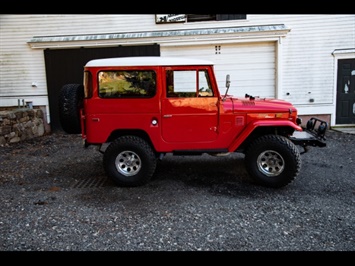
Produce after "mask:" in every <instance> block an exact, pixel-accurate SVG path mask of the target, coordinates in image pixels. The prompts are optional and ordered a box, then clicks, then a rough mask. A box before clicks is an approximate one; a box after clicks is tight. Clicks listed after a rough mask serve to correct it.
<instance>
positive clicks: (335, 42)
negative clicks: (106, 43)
mask: <svg viewBox="0 0 355 266" xmlns="http://www.w3.org/2000/svg"><path fill="white" fill-rule="evenodd" d="M277 24H282V25H285V26H286V28H288V29H290V31H289V32H288V33H287V34H286V36H285V37H282V38H281V39H280V43H279V44H278V46H275V45H274V43H273V42H267V41H266V40H263V39H262V36H260V40H258V37H255V36H254V37H253V42H255V41H259V42H260V43H257V42H256V43H253V44H252V43H249V44H250V45H249V44H247V47H245V46H244V45H245V44H242V43H237V42H238V41H237V40H236V43H234V44H233V43H231V44H228V45H226V44H223V45H222V50H221V55H219V56H214V55H213V52H214V45H210V47H209V46H208V45H206V44H201V45H202V46H203V47H202V46H201V49H200V50H199V51H196V46H195V45H192V46H190V45H189V46H184V45H182V46H175V47H174V46H170V47H166V46H162V47H161V49H162V55H164V54H168V53H169V54H173V53H174V49H175V50H176V53H177V55H179V54H181V53H184V54H186V55H188V56H194V55H196V56H201V57H203V56H205V53H206V56H208V57H211V58H212V59H214V60H213V61H215V62H216V63H217V66H216V73H217V79H218V83H219V85H220V87H221V86H222V88H224V81H225V72H226V70H231V69H233V72H232V73H228V74H231V78H232V83H231V91H232V92H233V93H234V91H233V90H235V92H236V93H238V94H243V93H244V92H246V91H250V92H248V93H249V94H257V95H260V96H267V95H271V94H270V93H269V92H270V91H274V90H275V84H276V81H275V79H277V80H279V81H281V82H280V83H278V84H279V85H280V86H279V88H277V89H278V95H277V96H278V97H279V98H283V99H286V100H290V101H291V102H293V103H294V104H295V105H296V106H297V107H299V109H301V110H305V111H302V113H304V114H305V112H307V111H308V110H311V109H307V108H312V110H311V111H312V112H317V111H315V110H324V109H322V108H323V106H328V107H331V109H332V110H335V104H336V103H335V99H334V95H335V93H334V91H335V90H336V86H335V84H336V78H337V77H336V60H335V59H334V57H333V55H332V52H333V51H335V50H337V49H354V48H355V15H353V14H339V15H304V14H301V15H293V14H292V15H288V14H285V15H259V14H248V15H247V19H246V20H232V21H218V22H217V21H211V22H196V23H167V24H156V23H155V15H154V14H124V15H120V14H118V15H106V14H104V15H83V14H79V15H78V14H70V15H67V14H66V15H59V14H55V15H43V14H40V15H33V14H23V15H16V14H15V15H14V14H13V15H7V14H2V15H0V37H1V38H0V106H10V105H14V104H17V98H21V97H22V98H26V99H27V98H30V99H29V100H34V101H35V102H34V104H35V105H36V101H37V104H44V105H47V104H48V101H47V98H46V95H47V86H46V75H45V64H44V55H43V50H42V49H32V48H31V47H30V45H29V44H28V43H27V42H28V41H29V40H31V38H33V37H35V36H67V35H69V36H77V35H85V34H108V33H136V32H158V31H173V30H184V29H207V28H216V27H219V28H223V27H246V26H255V25H277ZM208 37H210V38H211V39H213V35H211V36H208ZM164 38H165V37H161V38H157V37H151V38H144V40H146V41H147V44H151V43H154V42H156V43H158V44H159V42H160V41H161V40H162V39H164ZM179 38H180V39H184V40H186V41H188V40H189V39H190V41H194V36H182V37H179ZM164 40H165V39H164ZM91 43H92V47H94V46H95V45H96V43H95V41H92V42H91ZM127 44H128V45H129V43H127ZM73 45H75V42H73ZM110 45H114V44H113V43H110ZM56 48H58V49H59V48H61V47H60V46H58V47H56ZM189 49H190V50H189ZM211 50H212V51H211ZM167 51H169V52H167ZM177 51H179V52H177ZM210 53H212V54H210ZM225 53H226V54H228V57H227V56H225ZM268 54H269V55H268ZM277 55H278V56H280V57H279V58H275V57H277ZM224 56H225V57H224ZM272 57H274V58H272ZM352 58H353V57H352ZM264 60H266V61H264ZM253 62H254V64H255V65H254V66H253ZM243 66H245V67H243ZM224 67H225V69H223V68H224ZM258 68H260V70H258ZM248 69H253V71H252V72H250V71H247V70H248ZM274 72H276V73H278V74H280V76H275V73H274ZM250 76H252V79H250ZM255 77H258V78H257V79H256V80H254V78H255ZM272 77H273V78H272ZM271 79H274V80H272V81H271ZM33 84H35V85H36V86H32V85H33ZM257 87H258V88H262V91H257ZM243 89H244V90H243ZM263 94H267V95H263ZM311 98H312V99H314V102H313V103H310V101H309V100H310V99H311ZM328 107H327V108H328ZM302 108H303V109H302ZM317 108H318V109H317ZM328 109H329V108H328ZM328 109H327V111H326V112H327V113H329V112H334V111H328Z"/></svg>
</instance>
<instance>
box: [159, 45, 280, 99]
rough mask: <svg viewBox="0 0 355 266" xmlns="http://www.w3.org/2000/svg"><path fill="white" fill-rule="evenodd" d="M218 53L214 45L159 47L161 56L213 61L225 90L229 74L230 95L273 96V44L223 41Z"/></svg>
mask: <svg viewBox="0 0 355 266" xmlns="http://www.w3.org/2000/svg"><path fill="white" fill-rule="evenodd" d="M220 47H221V48H220V50H217V51H218V52H219V54H216V49H215V45H200V46H176V47H172V46H168V47H164V46H162V47H161V55H162V56H178V57H192V58H200V59H206V60H211V61H212V62H214V63H215V73H216V78H217V83H218V86H219V89H220V91H221V93H222V94H223V93H225V89H226V88H225V81H226V75H227V74H229V75H230V77H231V86H230V89H229V94H233V95H238V96H244V95H245V94H246V93H248V94H250V95H253V96H260V97H275V43H274V42H263V43H248V44H222V45H220Z"/></svg>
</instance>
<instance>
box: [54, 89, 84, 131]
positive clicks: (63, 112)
mask: <svg viewBox="0 0 355 266" xmlns="http://www.w3.org/2000/svg"><path fill="white" fill-rule="evenodd" d="M83 99H84V86H83V85H81V84H66V85H64V86H63V87H62V88H61V90H60V93H59V121H60V124H61V126H62V129H63V130H64V131H65V132H66V133H68V134H79V133H81V122H80V109H81V108H82V106H83Z"/></svg>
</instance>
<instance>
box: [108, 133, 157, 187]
mask: <svg viewBox="0 0 355 266" xmlns="http://www.w3.org/2000/svg"><path fill="white" fill-rule="evenodd" d="M103 161H104V168H105V171H106V173H107V175H108V176H109V177H110V178H111V179H112V180H113V181H114V182H115V184H116V185H118V186H125V187H135V186H141V185H144V184H146V183H148V182H149V181H150V179H151V177H152V175H153V174H154V171H155V168H156V164H157V159H156V157H155V154H154V152H153V150H152V148H151V146H150V145H149V144H148V143H147V142H146V141H145V140H143V139H142V138H139V137H136V136H124V137H120V138H118V139H116V140H115V141H114V142H112V143H111V144H110V145H109V146H108V147H107V149H106V151H105V153H104V158H103Z"/></svg>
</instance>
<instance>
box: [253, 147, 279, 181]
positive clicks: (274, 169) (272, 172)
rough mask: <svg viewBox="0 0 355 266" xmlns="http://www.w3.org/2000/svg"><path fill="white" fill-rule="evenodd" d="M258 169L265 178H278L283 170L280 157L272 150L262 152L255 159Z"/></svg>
mask: <svg viewBox="0 0 355 266" xmlns="http://www.w3.org/2000/svg"><path fill="white" fill-rule="evenodd" d="M257 165H258V169H259V170H260V171H261V172H262V173H263V174H265V175H266V176H278V175H280V174H281V173H282V171H283V170H284V169H285V161H284V159H283V158H282V156H281V155H280V154H279V153H278V152H276V151H273V150H267V151H264V152H262V153H261V154H260V155H259V157H258V159H257Z"/></svg>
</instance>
